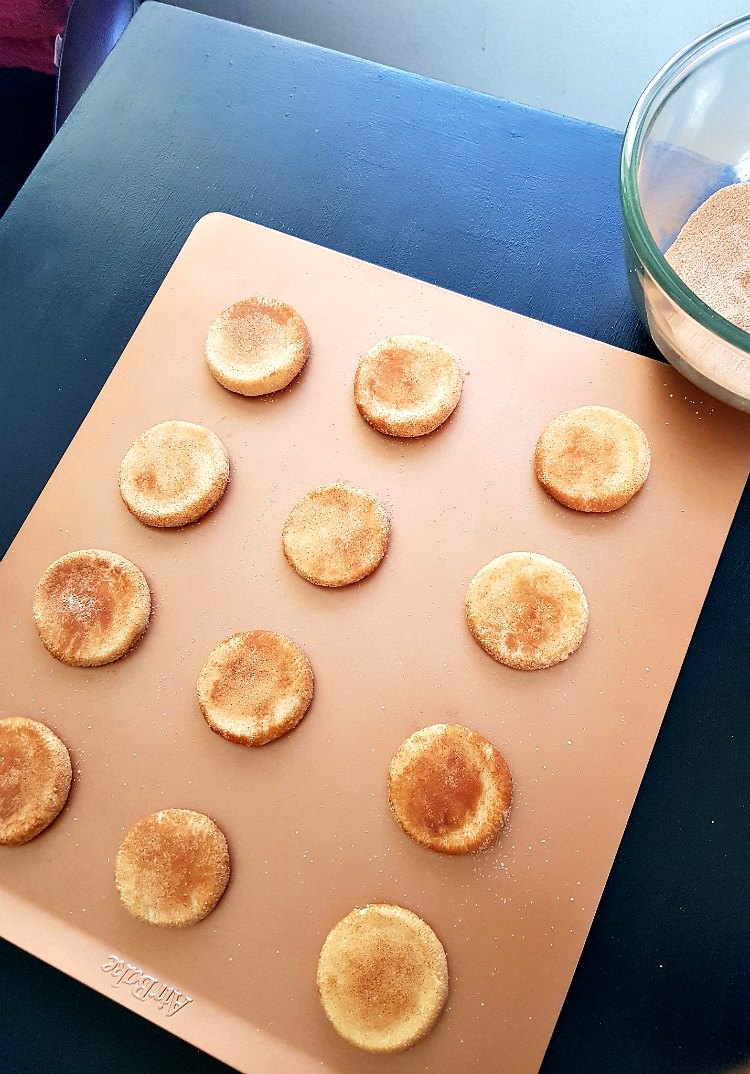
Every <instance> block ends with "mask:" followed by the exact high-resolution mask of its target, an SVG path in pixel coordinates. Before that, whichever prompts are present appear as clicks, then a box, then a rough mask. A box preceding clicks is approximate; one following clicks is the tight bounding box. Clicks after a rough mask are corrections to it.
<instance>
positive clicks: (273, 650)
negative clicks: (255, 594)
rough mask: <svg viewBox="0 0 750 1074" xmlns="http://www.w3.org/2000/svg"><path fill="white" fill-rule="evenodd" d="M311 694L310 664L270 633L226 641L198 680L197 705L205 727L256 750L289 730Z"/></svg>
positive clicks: (286, 641) (293, 646)
mask: <svg viewBox="0 0 750 1074" xmlns="http://www.w3.org/2000/svg"><path fill="white" fill-rule="evenodd" d="M312 696H313V673H312V668H311V667H310V661H309V660H308V659H307V657H306V656H305V654H304V652H303V651H302V649H300V647H299V645H296V644H295V643H294V642H293V641H290V639H289V638H285V637H284V636H283V635H282V634H274V633H273V632H272V631H270V630H251V631H247V632H245V633H238V634H233V635H232V636H231V638H227V640H226V641H224V642H222V643H221V645H219V646H217V648H216V649H214V651H213V652H212V653H211V655H210V656H209V658H208V660H207V661H206V663H205V664H204V666H203V670H202V671H201V673H200V678H199V679H198V703H199V704H200V707H201V712H202V713H203V716H204V718H205V720H206V723H207V724H208V726H209V727H210V728H211V730H212V731H215V732H216V734H217V735H221V736H222V738H226V739H229V741H230V742H239V743H240V744H242V745H243V746H262V745H264V744H265V743H266V742H273V740H274V739H276V738H280V737H281V735H285V734H286V733H287V731H291V730H292V728H294V727H296V726H297V724H298V723H299V722H300V720H301V719H302V717H303V716H304V715H305V713H306V712H307V710H308V708H309V706H310V702H311V701H312Z"/></svg>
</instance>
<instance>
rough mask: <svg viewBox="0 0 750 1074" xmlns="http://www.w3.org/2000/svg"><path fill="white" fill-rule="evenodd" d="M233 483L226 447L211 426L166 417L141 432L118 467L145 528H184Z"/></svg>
mask: <svg viewBox="0 0 750 1074" xmlns="http://www.w3.org/2000/svg"><path fill="white" fill-rule="evenodd" d="M228 481H229V455H228V454H227V449H226V448H225V447H224V445H223V444H222V442H221V440H219V438H218V436H217V435H216V434H215V433H212V432H211V430H210V429H205V428H204V427H203V426H202V425H193V424H192V423H191V422H189V421H164V422H162V423H161V425H154V426H153V428H151V429H147V430H146V432H145V433H141V435H140V436H139V437H138V439H137V440H136V442H135V443H134V444H133V446H132V447H131V448H130V449H129V451H128V453H127V454H126V456H125V458H124V459H123V460H122V465H121V466H120V495H121V496H122V498H123V501H124V503H125V506H126V507H127V508H128V510H129V511H130V512H132V514H134V515H135V517H136V518H138V519H140V521H141V522H144V523H145V524H146V525H147V526H159V527H162V528H163V527H167V526H185V525H187V524H188V523H189V522H195V521H196V520H197V519H199V518H202V517H203V515H205V514H206V512H207V511H210V510H211V508H212V507H214V506H215V505H216V504H217V503H218V502H219V500H220V499H221V497H222V496H223V495H224V490H225V489H226V487H227V482H228Z"/></svg>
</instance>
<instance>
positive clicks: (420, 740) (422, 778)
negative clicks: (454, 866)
mask: <svg viewBox="0 0 750 1074" xmlns="http://www.w3.org/2000/svg"><path fill="white" fill-rule="evenodd" d="M512 794H513V781H512V779H511V775H510V769H509V768H508V765H507V763H506V761H505V758H504V757H503V755H502V754H501V753H500V751H499V750H498V749H496V747H495V746H493V745H492V743H491V742H488V741H487V739H486V738H483V737H482V735H479V734H477V732H476V731H470V730H469V728H468V727H462V726H461V725H460V724H456V723H438V724H433V726H432V727H424V728H422V730H421V731H415V732H414V734H413V735H411V736H410V737H409V738H407V740H406V742H404V743H403V745H402V746H401V748H400V749H399V751H398V753H397V754H396V756H395V757H394V758H393V760H392V761H391V769H390V773H389V776H388V800H389V802H390V804H391V809H392V810H393V813H394V816H395V817H396V820H397V821H398V823H399V824H400V825H401V827H402V828H403V830H404V831H405V832H406V834H407V835H410V836H411V837H412V839H414V840H415V842H417V843H420V844H421V845H422V846H423V847H428V848H429V849H430V850H438V851H441V852H442V853H443V854H469V853H471V852H473V851H475V850H484V849H485V847H488V846H489V845H490V843H492V842H493V841H494V840H495V839H496V838H497V836H498V835H499V834H500V832H501V831H502V829H503V828H504V826H505V824H506V822H507V819H508V814H509V812H510V803H511V797H512Z"/></svg>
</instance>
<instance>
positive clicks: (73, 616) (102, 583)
mask: <svg viewBox="0 0 750 1074" xmlns="http://www.w3.org/2000/svg"><path fill="white" fill-rule="evenodd" d="M150 616H151V593H150V591H149V588H148V583H147V581H146V579H145V578H144V577H143V574H142V572H141V571H140V570H139V569H138V567H136V565H135V564H134V563H131V562H130V560H128V559H125V558H124V557H123V556H119V555H117V553H116V552H106V551H103V550H102V549H99V548H89V549H84V550H83V551H80V552H69V553H68V555H66V556H62V557H61V558H60V559H57V560H55V562H54V563H52V564H50V566H49V567H48V568H47V570H46V571H45V572H44V574H43V575H42V577H41V580H40V582H39V585H38V586H37V589H36V596H35V598H34V622H35V623H36V628H37V630H38V631H39V636H40V637H41V639H42V641H43V642H44V644H45V646H46V647H47V649H48V650H49V651H50V652H51V653H52V655H53V656H54V657H56V658H57V659H58V660H61V661H62V662H63V663H64V664H73V665H74V666H75V667H98V666H99V665H100V664H109V663H111V662H112V661H113V660H119V658H120V657H121V656H124V655H125V653H127V652H128V651H129V650H130V649H132V648H133V646H134V645H135V643H136V642H137V641H138V639H139V638H140V637H141V635H142V634H143V632H144V631H145V629H146V627H147V626H148V622H149V618H150Z"/></svg>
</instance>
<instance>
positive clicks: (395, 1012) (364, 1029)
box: [317, 903, 448, 1053]
mask: <svg viewBox="0 0 750 1074" xmlns="http://www.w3.org/2000/svg"><path fill="white" fill-rule="evenodd" d="M317 980H318V992H319V994H320V999H321V1003H322V1004H323V1009H324V1011H325V1013H326V1015H327V1016H328V1019H329V1021H330V1022H331V1024H332V1026H333V1028H334V1029H335V1030H336V1032H337V1033H339V1034H340V1036H342V1037H343V1038H344V1040H346V1041H348V1042H349V1044H353V1045H354V1046H355V1047H356V1048H362V1049H363V1050H364V1051H367V1052H381V1053H382V1052H401V1051H404V1050H405V1049H406V1048H410V1047H411V1046H412V1045H413V1044H416V1043H417V1041H419V1040H421V1039H422V1038H423V1037H424V1036H426V1034H427V1033H429V1031H430V1030H431V1029H432V1027H433V1026H434V1025H435V1023H436V1022H437V1020H438V1018H439V1017H440V1015H441V1013H442V1010H443V1007H444V1006H445V1001H446V999H447V997H448V961H447V959H446V957H445V951H444V950H443V946H442V944H441V943H440V940H439V939H438V938H437V936H436V935H435V933H434V932H433V931H432V929H431V928H430V926H429V925H427V924H426V923H425V922H424V921H423V920H422V919H421V918H420V917H417V915H416V914H414V913H412V912H411V910H405V909H403V907H401V906H391V905H388V904H385V903H375V904H372V905H370V906H366V907H364V909H362V910H352V912H351V913H350V914H348V915H347V916H346V917H345V918H343V919H342V920H341V921H339V923H338V924H337V925H334V927H333V928H332V929H331V931H330V932H329V934H328V937H327V938H326V941H325V943H324V944H323V949H322V951H321V953H320V960H319V962H318V974H317Z"/></svg>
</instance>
